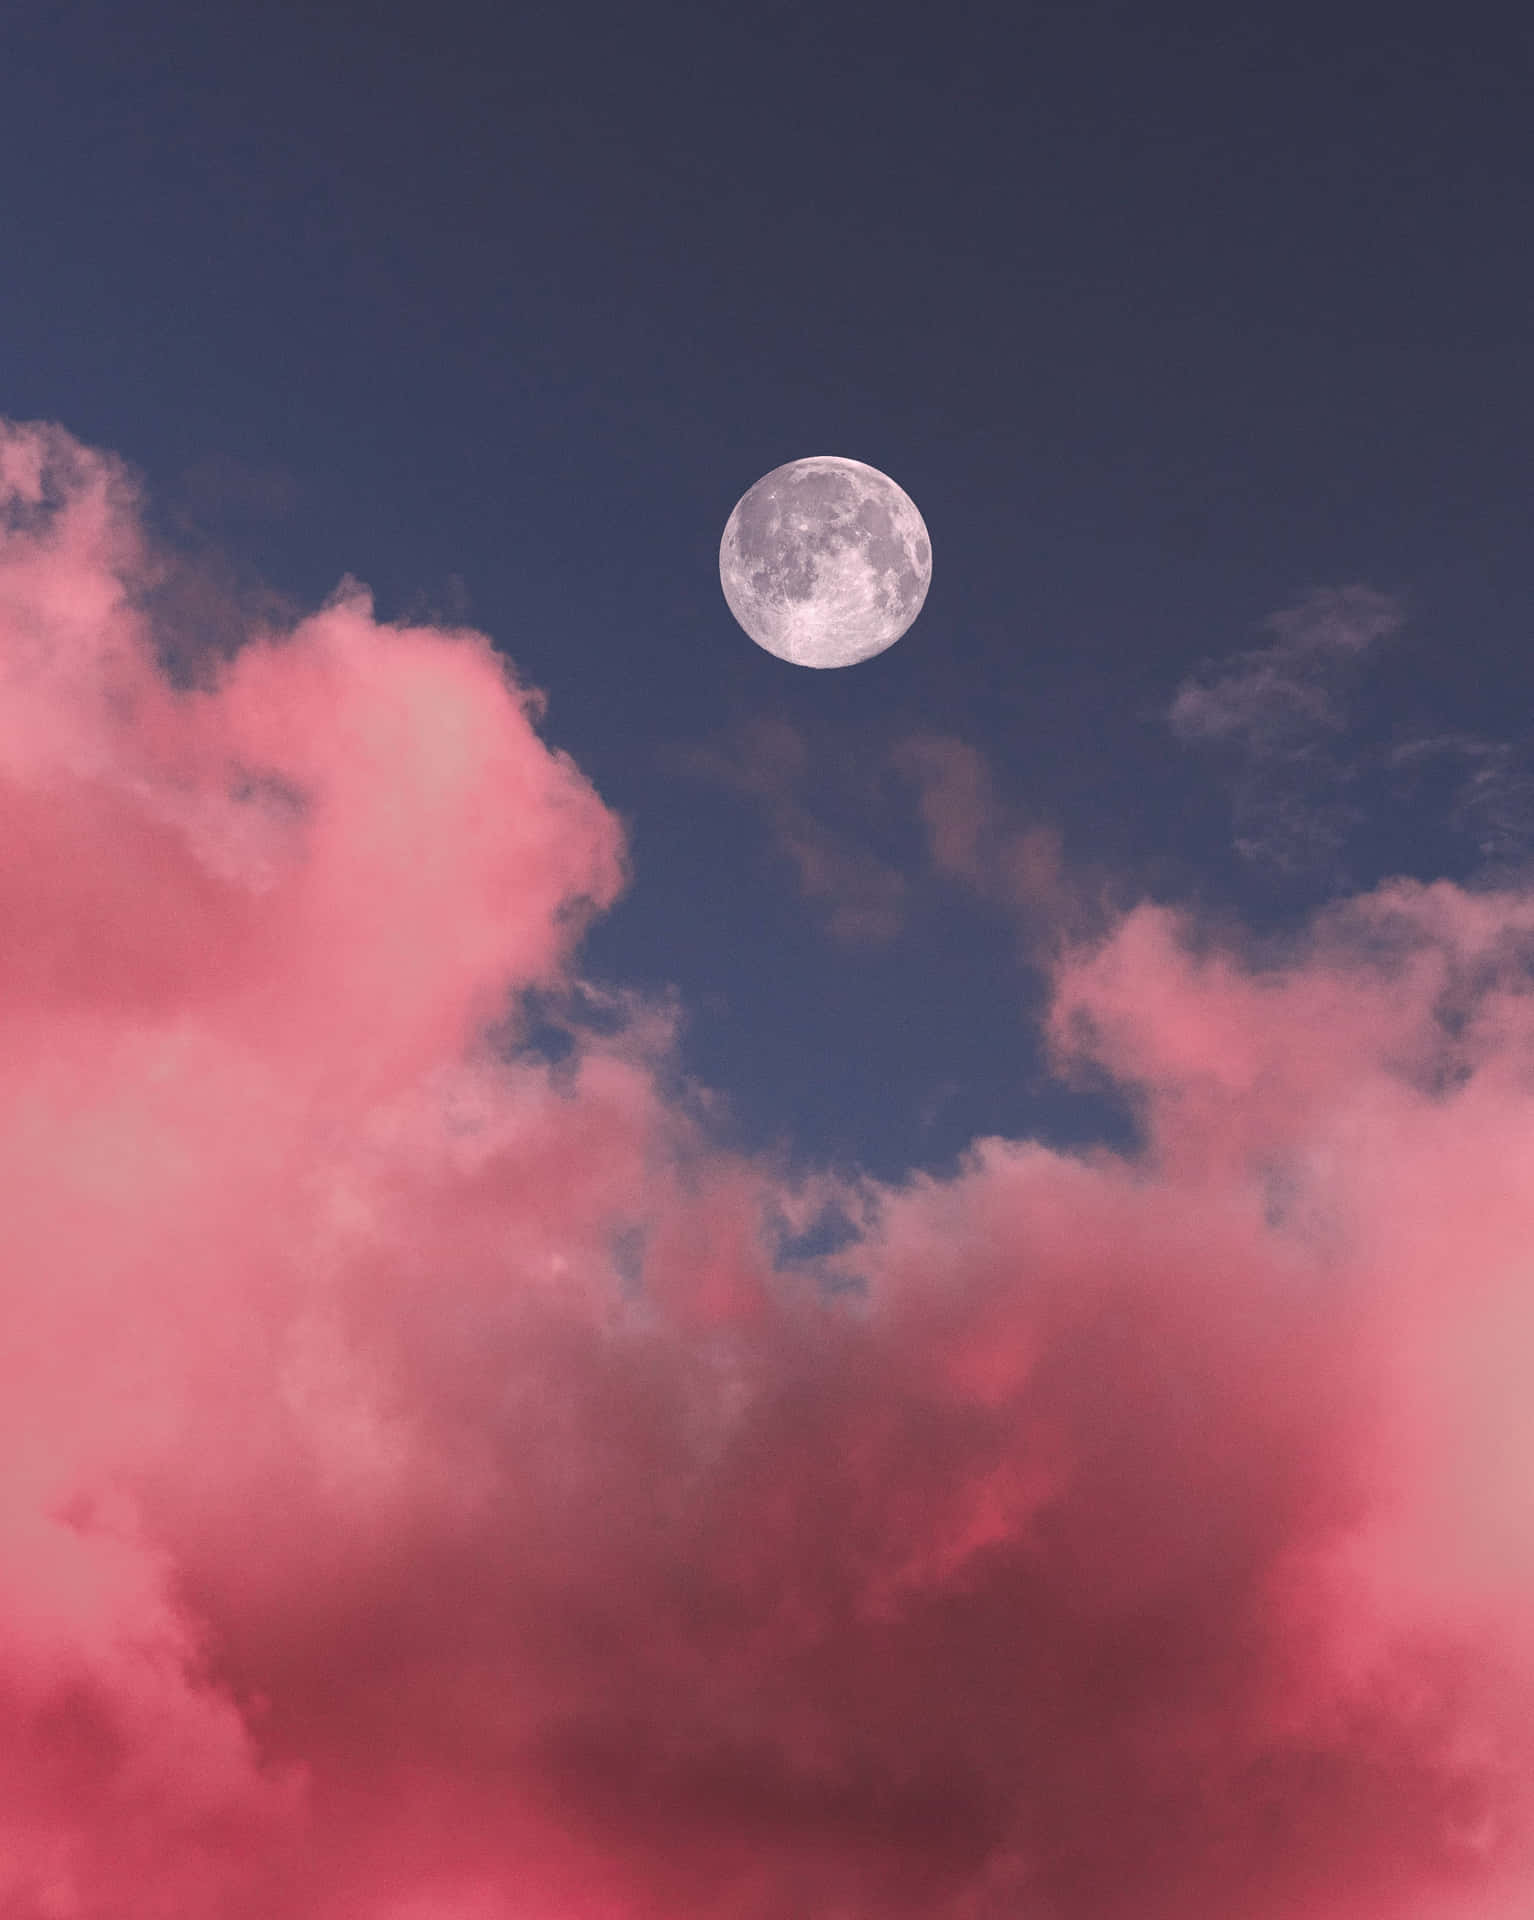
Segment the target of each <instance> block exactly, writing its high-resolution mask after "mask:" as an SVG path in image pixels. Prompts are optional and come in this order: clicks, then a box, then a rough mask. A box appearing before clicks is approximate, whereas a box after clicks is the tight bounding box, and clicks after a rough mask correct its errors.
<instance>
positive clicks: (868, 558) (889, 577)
mask: <svg viewBox="0 0 1534 1920" xmlns="http://www.w3.org/2000/svg"><path fill="white" fill-rule="evenodd" d="M931 580H932V542H931V541H930V540H929V539H928V537H927V527H926V523H925V522H924V521H923V519H922V517H921V515H920V514H919V513H918V512H917V511H916V507H915V504H914V502H913V501H912V500H911V499H910V497H909V495H907V494H906V493H905V492H904V491H903V490H902V489H901V488H899V487H897V486H896V485H895V483H894V481H893V480H891V479H890V477H889V476H888V474H883V473H880V472H879V470H878V468H877V467H866V466H864V464H863V462H862V461H861V460H843V459H840V458H839V457H838V456H836V455H835V454H829V453H826V454H813V455H812V456H811V457H810V458H809V459H807V460H790V461H789V463H788V464H787V466H783V467H774V468H773V470H772V472H771V473H768V474H764V475H763V476H762V478H761V479H760V480H758V481H757V483H756V485H755V486H754V487H752V488H751V490H750V491H749V492H748V493H745V494H742V496H741V497H740V499H739V500H737V501H736V503H735V511H734V512H733V513H732V514H731V515H730V518H729V520H728V522H727V523H726V525H725V529H724V538H723V539H722V540H721V541H720V542H719V582H720V585H721V586H722V587H723V588H724V597H725V599H726V600H727V601H728V602H729V607H730V612H731V613H733V614H734V616H735V618H736V619H737V620H738V621H739V622H740V624H741V625H742V626H743V627H744V628H745V630H746V632H747V633H748V634H750V636H751V638H752V639H753V640H754V641H755V642H756V644H757V645H758V646H759V647H765V648H766V649H767V651H768V652H769V653H775V654H776V655H777V656H778V658H779V659H780V660H789V661H792V663H793V664H794V665H795V666H796V667H850V666H854V665H856V663H857V662H858V661H859V660H871V659H872V658H873V656H874V655H875V654H876V653H883V651H884V649H885V648H886V647H892V646H893V645H894V644H895V642H896V641H897V640H898V639H899V638H900V636H901V634H903V633H904V632H905V630H906V628H907V627H909V626H910V624H911V622H912V621H913V620H914V619H915V618H916V616H917V614H919V613H920V612H921V609H922V602H923V601H924V600H925V599H926V597H927V588H928V586H929V585H930V583H931Z"/></svg>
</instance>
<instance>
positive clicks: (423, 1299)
mask: <svg viewBox="0 0 1534 1920" xmlns="http://www.w3.org/2000/svg"><path fill="white" fill-rule="evenodd" d="M0 486H3V489H4V492H3V502H4V504H3V509H0V512H3V518H0V526H3V529H4V531H3V537H0V1042H3V1047H4V1057H5V1060H6V1073H5V1076H4V1079H3V1081H0V1183H3V1190H4V1200H5V1205H4V1209H3V1221H4V1225H3V1232H4V1236H5V1250H4V1258H3V1260H0V1313H3V1319H0V1327H3V1334H4V1338H3V1341H0V1426H3V1439H4V1450H3V1455H0V1458H3V1460H4V1463H5V1464H4V1468H3V1471H0V1911H3V1912H4V1913H5V1914H6V1915H7V1916H8V1917H9V1916H12V1915H14V1916H16V1920H57V1917H58V1916H89V1917H90V1920H96V1917H97V1916H100V1917H101V1920H106V1917H107V1916H110V1917H111V1920H161V1917H162V1916H170V1915H174V1916H176V1920H256V1916H260V1920H343V1917H344V1920H527V1916H538V1917H539V1920H631V1917H632V1920H662V1917H664V1920H705V1917H706V1920H715V1917H717V1920H724V1916H730V1920H736V1917H737V1916H746V1917H747V1920H780V1917H781V1920H789V1917H790V1916H792V1917H793V1920H798V1916H802V1915H804V1914H806V1913H813V1914H824V1915H828V1916H829V1915H838V1916H845V1920H902V1917H904V1916H909V1920H917V1917H918V1916H920V1920H1131V1916H1132V1917H1133V1920H1161V1917H1163V1916H1164V1917H1165V1920H1194V1916H1200V1917H1201V1916H1205V1915H1209V1914H1219V1913H1239V1914H1243V1915H1251V1916H1260V1917H1262V1920H1319V1916H1322V1915H1325V1916H1326V1917H1327V1920H1398V1917H1399V1920H1461V1917H1463V1920H1469V1916H1470V1915H1472V1914H1474V1915H1476V1916H1477V1917H1478V1920H1485V1916H1488V1915H1491V1916H1495V1917H1496V1920H1501V1917H1502V1916H1508V1920H1511V1917H1512V1916H1514V1915H1521V1914H1523V1913H1525V1912H1526V1911H1527V1909H1528V1902H1529V1898H1530V1895H1531V1893H1534V1853H1531V1841H1534V1834H1531V1828H1530V1818H1531V1814H1534V1806H1531V1790H1534V1756H1531V1753H1530V1734H1529V1728H1530V1726H1531V1725H1534V1715H1531V1711H1530V1710H1531V1707H1534V1635H1531V1631H1530V1626H1529V1622H1530V1620H1531V1618H1534V1609H1531V1604H1530V1603H1531V1601H1534V1520H1531V1517H1530V1512H1529V1508H1528V1503H1527V1498H1526V1484H1527V1479H1528V1464H1529V1461H1530V1458H1531V1452H1534V1431H1531V1421H1530V1415H1529V1412H1528V1396H1527V1394H1526V1392H1525V1390H1524V1380H1523V1372H1524V1357H1525V1356H1526V1355H1527V1353H1528V1351H1529V1345H1530V1339H1531V1336H1534V1289H1531V1281H1530V1267H1529V1259H1528V1251H1527V1250H1528V1247H1529V1245H1530V1241H1531V1227H1534V1218H1531V1214H1534V1200H1531V1198H1530V1194H1529V1183H1528V1180H1527V1163H1528V1157H1529V1152H1530V1146H1531V1138H1530V1136H1531V1132H1534V1085H1531V1074H1534V993H1531V991H1530V985H1531V956H1534V905H1531V904H1530V902H1529V901H1528V899H1527V898H1526V897H1524V896H1522V895H1519V894H1517V893H1513V892H1506V893H1501V894H1493V893H1483V894H1481V895H1477V896H1475V897H1471V896H1469V895H1467V894H1465V893H1462V892H1460V891H1458V890H1457V889H1455V888H1453V887H1450V886H1446V885H1437V886H1417V885H1406V884H1404V883H1398V884H1397V885H1395V886H1393V887H1391V888H1388V889H1383V890H1381V891H1380V892H1379V893H1377V894H1374V895H1371V896H1367V897H1365V898H1363V899H1360V900H1358V901H1354V902H1349V903H1346V904H1345V905H1343V906H1339V907H1338V908H1336V909H1333V910H1332V911H1331V912H1330V913H1328V914H1326V915H1323V916H1322V917H1321V918H1320V919H1319V920H1318V921H1317V922H1316V924H1315V926H1314V928H1313V930H1312V932H1311V934H1310V935H1309V936H1308V937H1307V939H1306V941H1305V942H1304V943H1303V944H1295V945H1291V946H1290V948H1289V949H1287V950H1285V951H1282V952H1280V951H1277V950H1271V951H1267V952H1262V951H1258V950H1256V949H1255V948H1254V949H1251V950H1247V951H1242V952H1237V951H1235V950H1233V948H1232V946H1231V944H1230V943H1229V941H1226V942H1224V943H1223V944H1222V942H1221V941H1220V940H1217V939H1215V938H1213V937H1211V936H1208V935H1207V934H1204V933H1201V931H1200V929H1199V928H1198V927H1197V926H1196V925H1194V924H1192V923H1191V922H1189V921H1188V920H1187V919H1186V918H1185V917H1183V916H1180V915H1179V914H1178V913H1177V912H1175V911H1174V910H1172V909H1170V908H1165V907H1157V906H1149V905H1147V906H1143V907H1141V908H1138V909H1137V910H1136V911H1134V912H1133V913H1131V914H1129V915H1128V916H1127V917H1124V918H1122V919H1121V920H1120V921H1118V922H1117V923H1115V924H1114V925H1113V926H1111V927H1110V928H1109V929H1107V930H1106V932H1103V933H1101V934H1094V935H1093V936H1092V937H1090V938H1086V937H1082V938H1077V937H1074V936H1072V937H1070V938H1067V939H1065V940H1064V941H1063V942H1062V943H1061V947H1060V951H1059V952H1058V954H1057V955H1056V957H1055V961H1054V965H1053V972H1052V981H1053V999H1052V1007H1051V1012H1050V1016H1049V1035H1050V1040H1051V1044H1052V1045H1053V1047H1054V1049H1055V1054H1056V1058H1057V1061H1058V1064H1059V1067H1060V1070H1061V1071H1062V1072H1064V1073H1074V1072H1091V1073H1099V1074H1109V1075H1112V1076H1113V1077H1114V1078H1115V1079H1116V1080H1117V1081H1118V1082H1119V1084H1121V1085H1123V1086H1124V1087H1126V1088H1127V1089H1129V1090H1130V1091H1131V1093H1132V1095H1133V1097H1134V1098H1135V1100H1136V1101H1137V1102H1138V1104H1139V1108H1140V1113H1141V1121H1142V1131H1143V1141H1144V1144H1143V1146H1142V1148H1141V1149H1140V1150H1139V1151H1137V1152H1136V1153H1135V1154H1133V1155H1131V1156H1128V1157H1123V1156H1117V1155H1114V1154H1111V1153H1108V1152H1106V1151H1100V1152H1094V1153H1088V1154H1084V1155H1077V1156H1072V1155H1064V1154H1060V1153H1055V1152H1051V1151H1048V1150H1046V1149H1044V1148H1043V1147H1041V1146H1038V1145H1036V1144H1031V1143H1028V1142H1014V1141H1003V1140H988V1141H982V1142H979V1143H977V1144H976V1146H975V1148H974V1150H973V1152H972V1154H971V1155H970V1157H969V1159H968V1161H967V1163H966V1164H965V1165H964V1167H963V1168H962V1169H961V1171H960V1172H959V1173H958V1174H957V1175H956V1176H954V1177H952V1178H947V1179H936V1178H932V1177H928V1176H920V1177H915V1178H913V1179H911V1180H910V1181H908V1182H906V1183H904V1184H901V1185H897V1186H893V1187H877V1186H875V1185H874V1184H873V1183H855V1184H854V1183H847V1182H841V1181H834V1180H831V1179H830V1178H829V1177H819V1178H817V1179H815V1180H812V1181H807V1182H804V1183H802V1184H801V1186H800V1187H798V1188H795V1189H788V1188H786V1187H785V1185H784V1183H783V1181H782V1179H781V1178H780V1177H779V1176H778V1174H777V1173H775V1172H774V1171H773V1170H772V1169H771V1168H769V1167H767V1166H764V1165H760V1164H757V1163H754V1162H752V1161H750V1160H747V1159H743V1158H741V1157H739V1156H735V1155H732V1154H729V1153H726V1152H724V1151H723V1150H721V1149H720V1148H719V1147H718V1146H717V1145H715V1144H714V1143H713V1142H711V1140H710V1139H709V1138H708V1136H707V1133H706V1131H705V1130H704V1128H703V1127H702V1125H701V1124H700V1123H699V1122H698V1120H697V1119H696V1118H695V1117H692V1116H690V1115H688V1114H684V1113H682V1112H680V1111H678V1109H677V1108H676V1106H675V1104H674V1103H673V1102H671V1101H670V1100H669V1099H668V1098H667V1097H666V1095H665V1094H664V1092H663V1091H662V1088H663V1085H664V1075H663V1073H662V1072H661V1067H662V1065H663V1064H664V1058H665V1052H666V1048H667V1046H668V1038H667V1031H666V1025H665V1021H664V1018H657V1019H655V1020H653V1021H647V1020H646V1018H645V1017H644V1015H643V1010H642V1009H638V1010H637V1011H636V1013H635V1017H633V1018H628V1019H622V1020H618V1021H616V1022H614V1023H610V1025H609V1027H608V1028H607V1029H598V1028H594V1027H588V1028H585V1029H582V1030H581V1031H580V1032H579V1033H578V1035H577V1037H576V1041H575V1046H574V1051H573V1053H572V1055H571V1056H570V1058H568V1059H567V1060H566V1061H565V1062H564V1063H563V1064H562V1067H561V1069H560V1071H558V1072H555V1071H553V1070H552V1069H551V1068H550V1066H549V1065H548V1064H547V1063H546V1062H544V1061H541V1060H540V1059H538V1058H537V1057H536V1055H535V1054H534V1053H531V1052H528V1051H527V1050H525V1049H518V1048H517V1047H516V1046H515V1045H514V1044H513V1045H509V1046H508V1045H506V1044H505V1041H506V1038H507V1022H508V1019H509V1020H510V1021H511V1025H512V1032H511V1035H510V1037H511V1039H512V1040H513V1041H514V1040H515V1021H516V1018H517V1015H516V1014H515V1012H514V1011H513V1012H511V1013H510V1014H508V1008H511V1009H515V1008H516V1007H517V1006H519V1005H520V1004H522V1002H523V1001H524V1000H526V999H527V998H528V997H529V996H532V997H534V998H535V997H536V996H537V995H538V994H544V995H549V996H558V995H559V994H560V993H573V992H575V991H577V989H578V972H577V968H578V941H579V934H580V929H581V926H582V925H583V923H584V920H585V918H586V916H588V915H589V914H590V913H592V912H595V911H600V910H601V909H602V908H603V907H604V906H605V905H607V904H608V903H610V902H611V901H612V900H613V899H614V898H615V896H616V894H617V891H618V890H619V888H620V887H621V885H622V884H623V874H624V865H623V848H622V844H621V836H620V833H619V829H618V826H617V824H616V822H615V820H614V818H613V816H612V815H611V814H610V813H609V811H608V810H607V809H606V808H605V807H604V806H603V804H602V802H601V801H600V799H599V798H598V796H597V795H596V794H595V793H594V792H593V791H592V789H591V787H590V785H589V784H588V783H587V782H586V781H585V780H584V779H583V778H582V776H581V775H580V773H579V771H578V770H577V769H576V768H575V767H574V766H572V765H571V763H570V762H569V761H568V760H567V759H566V758H564V757H563V756H562V755H561V754H559V753H558V751H557V750H556V749H554V748H553V747H552V746H550V745H549V744H548V743H547V742H546V740H545V739H544V737H543V736H542V734H541V733H540V731H539V729H538V724H537V723H538V721H539V717H540V708H539V703H538V701H537V700H536V699H535V697H534V696H533V695H532V694H531V693H530V692H529V691H528V690H526V689H524V688H522V687H521V686H520V685H519V683H518V682H517V681H516V679H515V677H514V675H513V674H512V673H511V672H510V670H509V669H508V668H507V667H506V665H505V663H504V662H503V661H502V660H501V659H500V658H499V657H498V656H497V655H496V654H495V653H494V651H493V650H492V649H491V647H490V646H489V644H488V642H487V641H485V640H484V639H483V637H481V636H479V635H477V634H473V633H469V632H466V631H460V630H448V629H436V628H427V627H420V626H400V625H390V624H386V623H381V622H379V621H378V620H377V619H376V618H375V617H374V614H373V612H372V610H371V608H370V606H369V604H368V601H367V598H366V595H365V594H364V593H363V591H362V590H361V589H360V588H357V587H355V586H354V585H347V586H346V587H344V588H343V590H342V591H341V592H340V593H339V594H338V595H337V596H336V597H335V599H334V600H333V601H332V603H331V604H330V605H328V606H327V607H325V608H322V609H321V610H320V611H318V612H316V613H314V614H312V615H310V616H308V617H307V618H304V619H301V620H298V621H297V622H296V623H295V624H294V625H292V627H291V628H289V629H286V630H283V631H280V632H279V631H261V630H257V631H253V632H251V633H250V634H248V635H247V636H246V639H245V643H244V644H243V645H242V646H241V647H240V648H239V649H238V650H237V651H236V652H235V653H234V654H233V655H232V657H229V658H227V659H223V658H222V657H220V659H219V661H218V662H217V663H216V666H215V669H214V670H213V671H212V672H210V674H209V675H207V676H206V678H205V681H204V682H203V683H201V684H188V685H181V684H174V683H172V682H171V681H170V680H168V679H167V678H166V677H165V676H164V674H163V671H162V669H161V667H160V665H159V663H158V660H157V654H156V647H155V635H154V632H153V628H152V616H151V615H150V613H148V612H146V611H145V608H144V602H143V597H142V596H141V595H140V594H139V592H138V586H139V584H140V581H141V577H142V573H143V570H144V569H145V568H146V567H150V566H151V565H152V556H150V555H149V554H148V553H147V551H146V547H145V543H144V540H143V537H142V535H141V533H140V531H139V526H138V521H137V517H136V508H135V503H134V497H133V491H132V488H131V485H130V484H129V482H128V480H127V478H126V477H125V475H124V474H123V473H122V471H121V470H120V469H119V468H117V467H116V466H115V465H114V464H113V463H112V462H111V461H109V460H107V459H105V458H103V457H102V456H99V455H96V454H93V453H90V452H89V451H87V450H85V449H83V448H80V447H79V446H77V445H76V444H75V443H74V442H72V441H71V440H69V439H68V437H67V436H66V435H64V434H62V433H61V432H60V431H58V430H57V429H47V428H44V429H38V428H19V429H8V430H6V431H5V433H4V435H3V437H0ZM934 765H936V766H937V767H938V773H937V774H936V775H932V777H933V778H934V779H938V780H939V782H940V783H941V780H942V779H946V780H947V785H946V786H941V784H940V786H939V787H931V788H929V793H935V792H938V791H939V790H940V791H941V792H942V793H943V794H944V795H946V796H947V797H946V798H944V799H942V800H941V801H938V800H933V801H932V803H931V804H932V805H933V807H934V820H935V822H936V826H935V829H934V830H935V831H936V832H937V833H938V834H939V835H940V836H947V837H946V838H944V839H943V844H944V845H945V846H949V847H950V850H951V853H952V857H953V859H954V861H955V862H956V863H957V864H958V865H959V866H961V867H962V866H963V865H965V864H966V863H967V862H970V861H972V860H978V859H982V858H986V859H988V858H989V857H990V856H989V855H984V856H983V855H982V854H981V853H980V852H978V851H977V848H979V847H981V846H982V845H983V844H984V842H983V835H981V836H978V837H977V836H976V835H972V834H971V833H970V830H969V827H968V826H967V825H966V824H965V822H966V820H967V819H968V818H969V815H967V814H966V812H965V807H964V805H963V804H962V803H963V795H964V788H963V781H964V779H965V778H966V777H967V775H966V774H965V768H964V765H963V763H962V762H961V761H960V760H957V759H955V758H954V757H953V756H952V755H951V754H950V755H949V757H948V759H947V760H945V761H942V762H941V763H937V762H932V763H930V764H929V768H928V771H929V775H931V774H932V766H934ZM945 769H946V772H945V771H944V770H945ZM970 771H971V772H972V771H973V769H970ZM833 1214H834V1215H835V1217H836V1218H837V1220H838V1221H839V1222H841V1228H840V1230H839V1231H838V1233H837V1235H836V1236H834V1237H835V1239H836V1241H837V1242H838V1246H840V1243H841V1242H843V1241H846V1242H847V1244H846V1246H845V1250H844V1251H833V1252H832V1253H830V1254H829V1255H827V1256H826V1258H828V1259H829V1260H830V1261H831V1262H832V1264H833V1267H834V1263H835V1262H836V1261H837V1260H844V1261H845V1262H846V1263H847V1268H848V1271H849V1273H850V1272H853V1271H855V1272H856V1274H857V1276H858V1277H859V1279H860V1282H861V1284H860V1285H859V1286H857V1287H855V1288H852V1287H849V1288H848V1289H846V1290H845V1291H842V1292H838V1291H836V1290H835V1289H834V1288H832V1287H831V1286H829V1285H827V1284H825V1282H826V1280H827V1278H828V1270H827V1268H826V1267H825V1265H824V1263H822V1264H821V1265H820V1266H819V1267H818V1268H817V1274H818V1277H816V1278H809V1277H806V1276H805V1275H803V1274H799V1273H796V1272H795V1271H794V1270H793V1269H792V1266H791V1265H790V1266H789V1267H788V1268H787V1269H784V1268H783V1263H782V1262H781V1261H780V1260H778V1259H777V1258H776V1252H777V1251H778V1250H779V1249H780V1247H781V1243H782V1237H783V1232H784V1230H785V1223H786V1225H787V1227H788V1228H789V1229H791V1230H794V1231H800V1232H802V1233H804V1234H806V1235H808V1236H810V1237H813V1236H814V1234H815V1233H816V1231H817V1225H816V1223H817V1222H821V1221H824V1220H825V1219H827V1218H829V1217H831V1216H832V1215H833ZM849 1235H850V1239H849V1238H848V1236H849Z"/></svg>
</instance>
